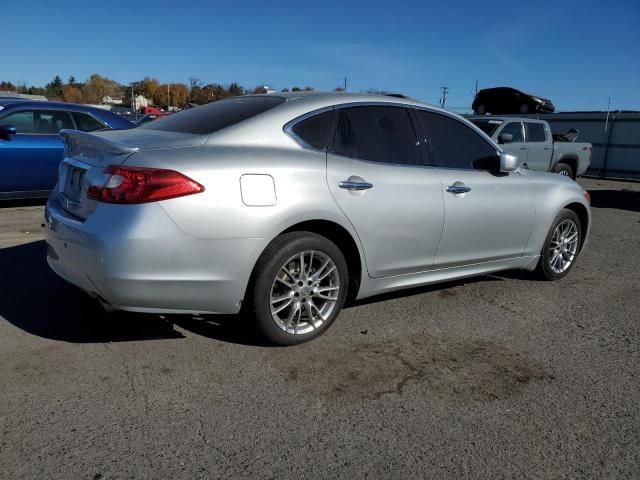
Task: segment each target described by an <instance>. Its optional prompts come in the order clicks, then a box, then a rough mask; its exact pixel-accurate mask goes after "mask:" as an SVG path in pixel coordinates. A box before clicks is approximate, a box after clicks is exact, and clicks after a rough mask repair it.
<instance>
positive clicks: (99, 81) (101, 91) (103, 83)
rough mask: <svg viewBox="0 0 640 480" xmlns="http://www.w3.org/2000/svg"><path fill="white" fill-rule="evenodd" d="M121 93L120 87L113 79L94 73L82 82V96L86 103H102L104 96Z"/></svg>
mask: <svg viewBox="0 0 640 480" xmlns="http://www.w3.org/2000/svg"><path fill="white" fill-rule="evenodd" d="M121 94H122V87H121V86H120V84H119V83H118V82H116V81H115V80H111V79H109V78H107V77H102V76H100V75H98V74H97V73H94V74H93V75H91V76H90V77H89V79H88V80H87V81H86V82H85V83H84V87H83V96H84V101H85V102H87V103H102V99H103V98H104V97H106V96H109V97H114V96H119V95H121Z"/></svg>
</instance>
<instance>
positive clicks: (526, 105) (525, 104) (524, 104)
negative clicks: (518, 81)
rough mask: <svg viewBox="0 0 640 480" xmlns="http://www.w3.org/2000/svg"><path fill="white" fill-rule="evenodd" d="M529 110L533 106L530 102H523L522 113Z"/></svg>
mask: <svg viewBox="0 0 640 480" xmlns="http://www.w3.org/2000/svg"><path fill="white" fill-rule="evenodd" d="M529 110H531V107H530V106H529V104H528V103H523V104H522V105H520V113H529Z"/></svg>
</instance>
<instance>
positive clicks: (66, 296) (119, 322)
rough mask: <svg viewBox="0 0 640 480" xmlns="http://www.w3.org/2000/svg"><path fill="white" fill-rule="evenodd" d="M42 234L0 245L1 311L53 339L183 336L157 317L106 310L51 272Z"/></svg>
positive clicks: (25, 327) (15, 322)
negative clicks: (23, 241) (34, 238)
mask: <svg viewBox="0 0 640 480" xmlns="http://www.w3.org/2000/svg"><path fill="white" fill-rule="evenodd" d="M45 255H46V246H45V242H44V241H43V240H40V241H37V242H32V243H26V244H22V245H18V246H15V247H8V248H3V249H0V317H3V318H4V319H5V320H6V321H8V322H9V323H11V324H13V325H15V326H16V327H18V328H20V329H22V330H24V331H26V332H29V333H32V334H34V335H38V336H40V337H43V338H49V339H52V340H63V341H67V342H74V343H90V342H122V341H131V340H157V339H168V338H182V337H183V335H182V334H181V333H180V332H177V331H176V330H175V329H174V328H173V326H172V325H171V324H170V323H169V322H167V321H165V320H163V319H162V318H161V317H158V316H153V315H144V314H133V313H126V312H118V313H117V314H107V313H105V312H104V311H103V309H102V307H100V305H99V304H98V303H97V302H96V301H94V300H93V299H92V298H91V297H89V296H88V295H87V294H85V293H84V292H82V291H81V290H79V289H77V288H75V287H73V286H72V285H70V284H68V283H67V282H65V281H64V280H62V279H60V278H59V277H58V276H57V275H56V274H54V273H53V272H52V271H51V269H50V268H49V266H48V265H47V262H46V258H45Z"/></svg>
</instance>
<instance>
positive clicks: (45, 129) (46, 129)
mask: <svg viewBox="0 0 640 480" xmlns="http://www.w3.org/2000/svg"><path fill="white" fill-rule="evenodd" d="M1 122H2V123H3V124H5V125H15V127H16V131H17V133H40V134H50V135H55V134H57V133H58V132H59V131H60V130H62V129H63V128H74V125H73V121H72V120H71V117H70V116H69V113H68V112H62V111H57V110H23V111H20V112H16V113H12V114H10V115H7V116H6V117H5V118H3V119H2V120H1Z"/></svg>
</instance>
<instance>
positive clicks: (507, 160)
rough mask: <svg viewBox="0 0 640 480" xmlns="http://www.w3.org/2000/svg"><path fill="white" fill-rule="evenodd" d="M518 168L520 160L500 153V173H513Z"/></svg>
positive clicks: (508, 154) (505, 153)
mask: <svg viewBox="0 0 640 480" xmlns="http://www.w3.org/2000/svg"><path fill="white" fill-rule="evenodd" d="M519 166H520V160H518V157H516V156H515V155H512V154H510V153H507V152H502V153H500V171H501V172H513V171H514V170H516V169H517V168H518V167H519Z"/></svg>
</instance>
